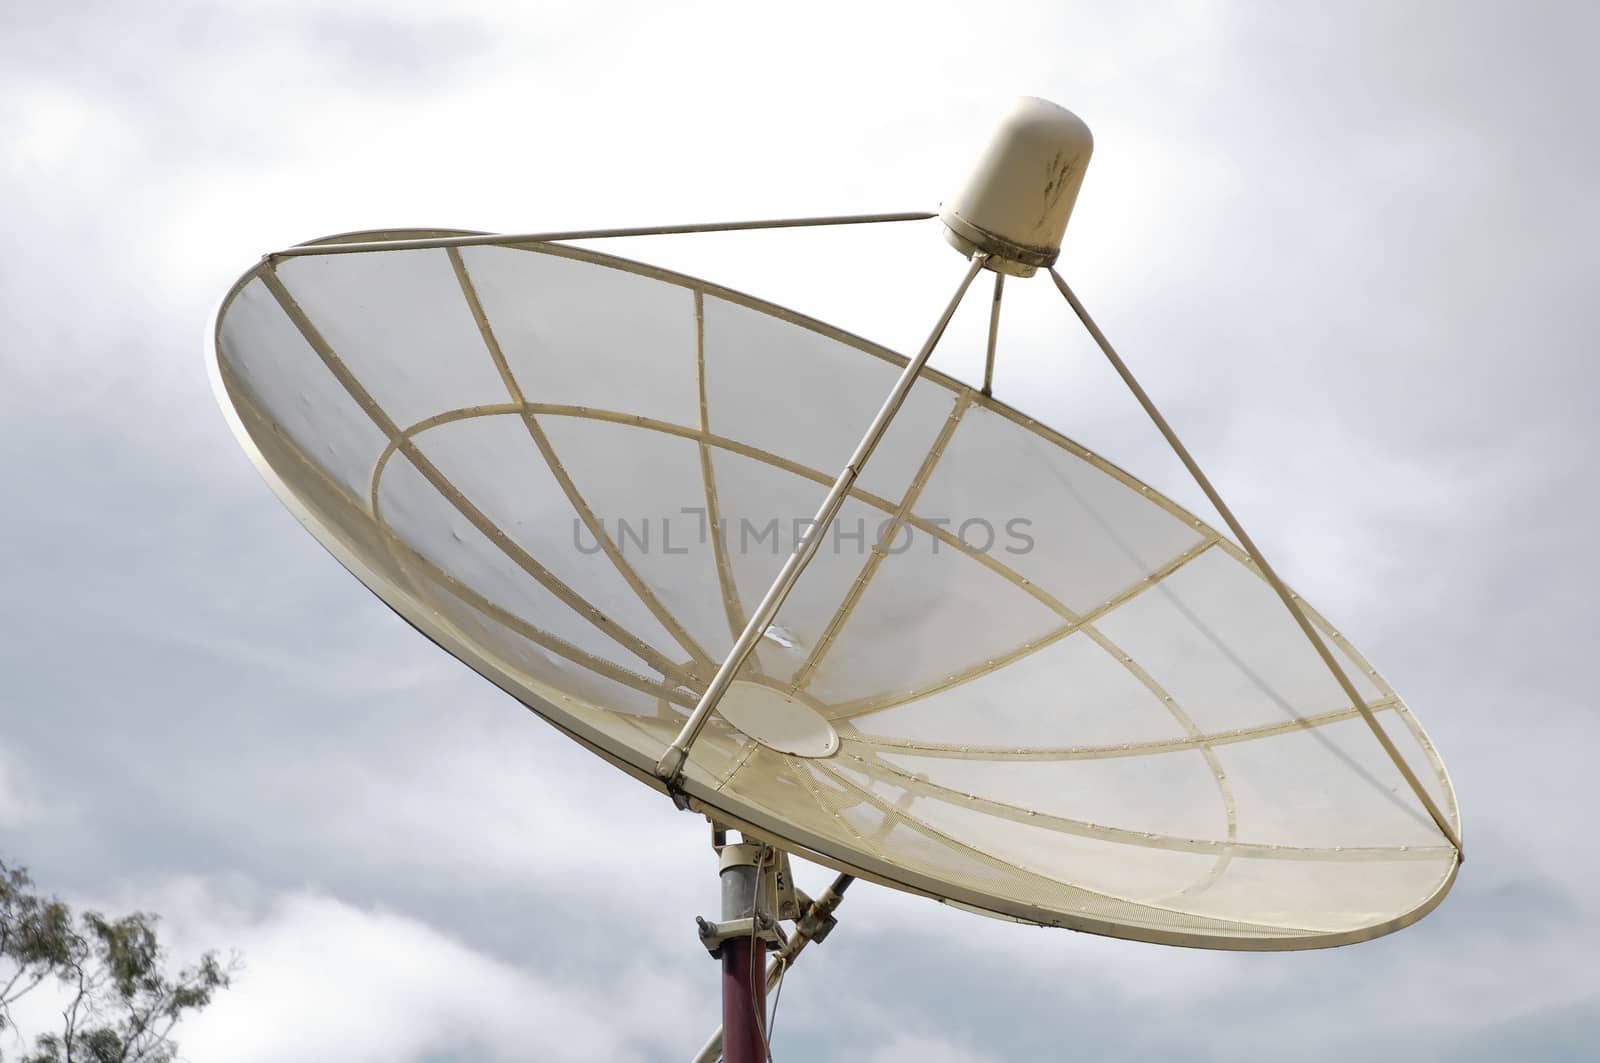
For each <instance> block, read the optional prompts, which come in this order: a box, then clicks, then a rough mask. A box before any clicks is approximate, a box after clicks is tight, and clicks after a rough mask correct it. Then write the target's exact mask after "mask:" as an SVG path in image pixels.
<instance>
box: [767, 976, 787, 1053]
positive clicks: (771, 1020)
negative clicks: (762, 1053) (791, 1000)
mask: <svg viewBox="0 0 1600 1063" xmlns="http://www.w3.org/2000/svg"><path fill="white" fill-rule="evenodd" d="M788 973H789V961H788V960H786V959H784V957H783V954H782V953H781V952H780V953H779V954H778V988H777V989H776V990H775V991H774V993H773V995H772V1014H771V1015H770V1016H769V1017H768V1018H767V1043H768V1044H769V1045H770V1044H771V1042H772V1031H773V1029H774V1028H775V1027H776V1026H777V1024H778V1003H779V1001H781V1000H783V976H784V975H786V974H788ZM767 1058H768V1060H770V1059H771V1058H772V1049H771V1048H770V1047H769V1048H768V1049H767Z"/></svg>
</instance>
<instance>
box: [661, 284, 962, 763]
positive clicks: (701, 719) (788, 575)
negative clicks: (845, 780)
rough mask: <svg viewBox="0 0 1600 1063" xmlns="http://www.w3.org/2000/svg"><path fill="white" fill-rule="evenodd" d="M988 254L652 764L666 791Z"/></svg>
mask: <svg viewBox="0 0 1600 1063" xmlns="http://www.w3.org/2000/svg"><path fill="white" fill-rule="evenodd" d="M986 258H987V256H983V255H979V256H977V257H976V258H974V259H973V260H972V265H971V266H970V267H969V268H968V269H967V273H966V276H965V277H963V278H962V279H961V284H960V286H959V287H958V288H957V289H956V293H955V295H954V296H952V297H951V299H950V302H949V305H947V306H946V307H945V308H944V313H943V314H941V315H940V316H939V321H938V323H937V324H935V325H934V327H933V331H932V332H931V333H929V334H928V339H927V341H926V342H925V343H923V345H922V349H921V350H920V351H918V352H917V356H916V357H915V358H913V359H911V361H909V362H907V363H906V367H905V369H903V370H902V371H901V373H900V379H898V380H896V381H895V384H894V388H893V390H891V391H890V392H889V397H888V398H887V399H885V400H884V403H883V407H882V408H881V409H879V410H878V415H877V416H876V417H874V418H873V419H872V424H870V425H869V426H868V427H867V433H866V435H864V436H862V437H861V442H860V444H859V445H857V447H856V452H855V453H854V454H853V455H851V457H850V461H849V462H848V463H847V464H846V465H845V467H844V470H843V471H842V472H840V473H839V477H838V479H836V480H835V481H834V483H833V488H832V489H831V490H829V492H828V495H827V497H826V498H824V499H823V500H822V506H821V508H819V509H818V510H817V515H816V517H815V518H814V519H813V520H812V522H811V530H810V531H809V532H808V533H807V534H806V536H805V537H804V538H802V539H801V540H800V542H799V543H797V544H796V546H795V550H794V552H792V553H791V554H790V555H789V558H788V560H787V561H785V562H784V564H783V568H782V569H780V570H779V571H778V578H777V579H775V580H773V581H772V586H771V587H770V588H768V590H767V594H766V597H764V598H762V599H761V604H760V605H758V606H756V609H755V612H753V613H752V614H751V615H750V621H749V623H747V624H745V626H744V631H743V632H741V633H740V635H739V639H738V641H737V642H735V643H734V644H733V649H731V650H729V651H728V656H727V658H726V659H725V660H724V661H723V662H722V667H720V668H718V669H717V674H716V675H715V676H713V677H712V679H711V683H710V684H709V685H708V686H707V687H706V691H705V693H704V694H702V695H701V696H700V701H699V702H698V703H697V704H696V705H695V707H694V711H693V712H692V713H690V714H689V719H688V720H687V721H686V722H685V723H684V725H683V729H682V730H681V731H679V732H678V737H677V738H675V739H673V740H672V744H671V745H670V746H668V747H667V749H666V752H664V753H662V754H661V759H660V760H659V761H658V762H657V763H656V772H655V773H656V777H657V778H659V779H660V780H661V781H663V782H665V783H666V784H667V789H668V790H669V791H673V792H676V791H677V787H678V780H679V778H680V777H681V776H682V774H683V766H684V763H685V762H686V761H687V760H688V759H689V747H690V746H692V745H694V740H695V739H696V738H698V737H699V736H700V732H701V731H702V730H703V729H704V728H705V725H706V720H707V719H709V718H710V716H711V710H713V709H715V708H716V707H717V702H718V701H720V700H722V695H723V693H724V692H726V691H727V689H728V684H729V683H731V682H732V681H733V677H734V676H735V675H737V674H738V671H739V669H740V668H741V667H742V666H743V665H744V662H745V659H746V658H748V657H749V656H750V652H751V651H752V650H754V649H755V647H756V643H757V642H759V641H760V639H761V636H762V635H764V634H765V633H766V630H767V628H768V627H769V626H770V625H771V624H772V620H773V618H774V617H775V616H777V614H778V610H779V609H780V608H782V607H783V602H784V599H785V598H787V597H788V596H789V592H790V591H791V590H793V589H794V585H795V582H796V581H797V580H799V578H800V573H801V572H803V571H805V567H806V565H807V564H809V563H810V561H811V559H812V558H813V557H814V556H816V552H817V547H818V545H819V544H820V543H821V542H822V540H823V537H824V536H825V535H826V534H827V531H828V529H829V528H830V527H831V526H832V524H833V518H834V517H835V516H836V515H837V514H838V512H839V507H840V506H842V505H843V504H844V500H845V497H846V496H847V495H848V494H849V493H850V488H851V487H853V486H854V485H855V482H856V477H858V476H860V475H861V469H862V466H864V465H866V463H867V459H868V458H870V457H871V456H872V452H873V450H874V449H876V447H877V446H878V441H879V440H881V439H882V438H883V434H884V432H886V431H888V428H889V423H890V422H891V421H893V420H894V416H895V414H897V413H899V412H900V407H901V405H902V404H903V403H904V402H905V400H906V395H907V393H909V392H910V390H911V385H912V384H914V383H916V380H917V374H918V373H920V372H921V371H922V367H923V366H925V365H927V364H928V358H929V357H930V356H931V355H932V354H933V349H934V348H935V347H937V346H938V345H939V339H940V337H942V336H943V335H944V330H945V328H946V327H947V326H948V325H949V324H950V319H951V317H953V316H954V315H955V312H956V307H958V306H960V305H961V298H962V296H964V295H966V294H967V288H968V287H970V286H971V284H972V279H973V278H974V277H976V276H977V275H978V270H980V269H982V268H983V265H984V262H985V261H986Z"/></svg>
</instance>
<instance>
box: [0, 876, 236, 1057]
mask: <svg viewBox="0 0 1600 1063" xmlns="http://www.w3.org/2000/svg"><path fill="white" fill-rule="evenodd" d="M156 921H157V920H156V917H155V916H154V915H151V914H149V913H147V912H134V913H133V914H132V915H126V916H123V917H122V918H120V919H107V918H106V917H105V916H103V915H101V914H100V913H99V912H84V913H83V914H82V915H80V916H78V917H77V918H74V917H73V914H72V911H71V909H70V908H68V907H67V906H66V905H65V904H63V903H61V901H59V900H57V899H56V898H54V897H48V898H47V897H42V896H40V895H39V894H37V893H35V892H34V888H33V880H32V879H30V878H29V877H28V873H27V872H26V871H24V870H23V869H21V868H11V867H8V866H7V865H6V864H5V862H4V861H0V1034H5V1035H14V1031H15V1025H14V1023H13V1021H12V1017H11V1005H12V1004H13V1003H15V1002H16V1001H17V1000H19V999H21V998H22V997H23V996H26V995H27V994H28V993H31V992H33V991H34V990H36V989H38V988H39V987H40V986H47V985H49V984H50V983H52V982H53V983H54V984H55V986H56V988H57V989H58V990H59V993H60V996H61V999H62V1001H63V1008H62V1012H61V1018H62V1029H61V1032H60V1033H47V1034H41V1035H39V1036H37V1037H36V1038H35V1039H34V1043H33V1047H32V1049H30V1050H28V1051H27V1052H26V1053H25V1054H24V1055H23V1057H22V1059H21V1060H20V1063H171V1061H172V1060H173V1059H175V1058H176V1056H177V1051H178V1046H177V1042H176V1041H174V1040H173V1039H172V1034H173V1030H174V1029H175V1028H176V1027H177V1025H178V1023H179V1021H181V1020H182V1019H183V1018H184V1016H186V1015H188V1014H190V1013H192V1012H196V1011H199V1010H200V1009H201V1008H204V1007H205V1006H206V1005H207V1004H209V1003H211V998H212V995H213V994H215V993H216V992H217V991H218V990H220V989H226V988H227V987H228V985H229V984H230V983H231V981H232V977H233V974H234V973H235V972H236V970H237V968H238V961H237V960H230V961H229V962H227V963H223V962H222V961H221V960H219V959H218V958H217V954H216V953H214V952H208V953H206V954H205V955H204V956H202V957H201V958H200V962H199V963H198V964H195V965H194V966H192V967H185V968H183V969H182V970H180V971H178V972H177V974H175V975H169V974H168V973H167V971H166V959H167V955H166V950H165V949H163V948H162V947H161V944H160V942H159V941H158V940H157V938H156V929H155V928H156Z"/></svg>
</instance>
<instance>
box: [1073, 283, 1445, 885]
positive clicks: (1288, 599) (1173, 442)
mask: <svg viewBox="0 0 1600 1063" xmlns="http://www.w3.org/2000/svg"><path fill="white" fill-rule="evenodd" d="M1050 279H1051V280H1053V281H1055V282H1056V287H1057V288H1058V289H1060V291H1061V294H1062V295H1063V296H1064V297H1065V298H1066V300H1067V302H1068V303H1069V304H1071V306H1072V312H1073V313H1075V314H1077V315H1078V320H1079V321H1081V322H1083V327H1084V328H1086V329H1088V330H1089V335H1090V336H1092V337H1093V338H1094V342H1095V343H1096V344H1097V345H1098V346H1099V348H1100V350H1101V352H1102V353H1104V354H1105V356H1106V359H1107V360H1108V361H1110V363H1111V367H1112V368H1113V369H1115V370H1116V371H1117V375H1118V376H1120V377H1121V378H1122V382H1123V383H1124V384H1126V385H1127V386H1128V390H1129V391H1131V392H1133V397H1134V398H1136V399H1138V400H1139V405H1140V406H1143V407H1144V412H1145V413H1147V414H1149V415H1150V420H1151V421H1153V422H1155V426H1156V428H1157V429H1159V430H1160V432H1161V435H1162V436H1163V437H1164V438H1165V439H1166V441H1167V445H1168V446H1170V447H1171V448H1172V450H1173V453H1175V454H1177V455H1178V459H1179V460H1180V461H1182V462H1183V466H1184V468H1186V469H1188V470H1189V475H1190V476H1192V477H1194V481H1195V483H1197V484H1199V485H1200V490H1202V491H1204V492H1205V495H1206V498H1207V499H1209V500H1210V502H1211V505H1212V506H1214V507H1215V508H1216V511H1217V512H1218V513H1220V514H1221V515H1222V519H1223V520H1224V521H1226V522H1227V524H1228V528H1229V530H1231V531H1232V532H1233V534H1234V537H1235V538H1237V539H1238V540H1239V545H1240V546H1242V547H1244V549H1245V552H1246V553H1248V554H1249V555H1250V557H1251V558H1252V559H1253V560H1254V561H1255V563H1256V566H1257V567H1258V568H1259V569H1260V570H1261V575H1262V576H1264V577H1265V578H1266V581H1267V583H1268V584H1269V585H1270V586H1271V587H1272V589H1273V590H1274V591H1276V592H1277V595H1278V597H1279V598H1281V599H1282V600H1283V604H1284V605H1285V606H1286V607H1287V608H1288V610H1289V614H1290V615H1291V616H1293V617H1294V619H1295V623H1297V624H1299V625H1300V630H1301V631H1303V632H1304V633H1305V636H1306V638H1307V639H1308V640H1309V641H1310V642H1311V645H1312V647H1313V648H1314V649H1315V650H1316V651H1317V656H1319V657H1321V658H1322V663H1323V664H1325V665H1327V666H1328V671H1330V672H1332V673H1333V678H1334V679H1335V680H1337V681H1338V683H1339V686H1340V687H1341V688H1342V689H1343V690H1344V692H1345V696H1347V697H1348V698H1349V699H1350V703H1351V704H1352V705H1354V706H1355V707H1356V708H1357V709H1358V710H1359V711H1360V713H1361V718H1362V719H1363V720H1365V721H1366V722H1367V726H1368V727H1369V728H1370V729H1371V730H1372V734H1373V736H1374V737H1376V738H1377V740H1378V744H1379V745H1381V746H1383V750H1384V752H1385V753H1387V754H1389V759H1390V760H1392V761H1394V766H1395V767H1396V768H1397V769H1398V770H1399V772H1400V774H1401V776H1402V777H1404V779H1405V781H1406V782H1407V783H1408V784H1410V786H1411V789H1412V791H1413V792H1415V793H1416V795H1417V800H1419V801H1421V802H1422V807H1423V808H1425V809H1427V811H1428V815H1430V816H1432V817H1433V822H1434V823H1435V824H1436V825H1437V826H1438V828H1439V831H1440V833H1442V834H1443V835H1444V836H1445V838H1446V839H1448V840H1449V842H1450V844H1451V845H1453V846H1455V848H1456V854H1457V859H1461V858H1462V857H1463V855H1464V854H1462V852H1461V836H1460V835H1459V834H1457V833H1456V830H1455V827H1453V826H1452V825H1451V823H1450V820H1449V819H1447V818H1446V817H1445V814H1444V812H1443V811H1441V810H1440V808H1439V806H1438V805H1437V804H1436V803H1435V802H1434V800H1433V798H1432V797H1431V796H1430V795H1429V794H1428V791H1427V790H1426V789H1424V788H1423V786H1422V780H1420V779H1418V778H1417V775H1416V773H1415V772H1414V771H1412V770H1411V765H1410V764H1407V763H1406V759H1405V757H1403V756H1401V755H1400V750H1398V749H1396V748H1395V744H1394V742H1393V740H1392V739H1390V737H1389V734H1388V732H1386V731H1385V730H1384V729H1383V725H1382V724H1380V723H1379V722H1378V718H1377V717H1376V716H1374V715H1373V714H1372V709H1371V707H1370V706H1369V705H1368V704H1367V702H1366V699H1365V698H1363V697H1362V696H1361V694H1360V692H1359V691H1357V690H1356V686H1355V683H1353V682H1351V680H1350V676H1349V674H1348V673H1346V672H1345V670H1344V666H1343V665H1341V664H1340V663H1339V661H1338V659H1337V658H1336V657H1334V655H1333V651H1332V650H1330V649H1329V648H1328V644H1327V642H1326V641H1325V640H1324V639H1323V638H1322V634H1321V633H1320V632H1319V631H1317V629H1316V627H1315V626H1314V625H1313V624H1312V623H1311V618H1310V617H1308V616H1307V615H1306V611H1305V610H1304V609H1302V608H1301V607H1300V602H1299V600H1298V599H1297V598H1296V597H1295V596H1294V594H1293V593H1291V592H1290V590H1289V588H1288V586H1287V585H1285V584H1284V582H1283V580H1281V579H1279V578H1278V574H1277V572H1275V571H1273V568H1272V566H1271V565H1269V564H1268V563H1267V559H1266V557H1265V556H1263V555H1262V553H1261V550H1260V549H1259V548H1258V547H1257V546H1256V544H1255V542H1254V541H1253V540H1252V539H1251V538H1250V535H1249V533H1247V532H1246V531H1245V530H1244V526H1243V525H1242V524H1240V523H1239V520H1238V518H1237V517H1235V516H1234V515H1233V510H1231V509H1229V508H1228V504H1227V503H1226V502H1224V501H1223V500H1222V496H1221V495H1220V494H1218V493H1217V489H1216V488H1215V487H1212V486H1211V481H1210V480H1209V479H1208V478H1207V477H1206V474H1205V473H1204V472H1202V471H1201V470H1200V465H1199V463H1198V462H1196V461H1195V460H1194V458H1193V457H1192V456H1191V455H1190V454H1189V451H1188V448H1186V447H1185V446H1184V445H1183V443H1182V441H1180V440H1179V439H1178V434H1177V433H1176V432H1174V431H1173V430H1172V426H1171V425H1169V424H1168V423H1167V419H1166V418H1165V417H1163V416H1161V411H1160V410H1158V409H1156V404H1155V403H1154V402H1153V401H1152V400H1151V398H1150V396H1149V395H1148V394H1147V393H1146V392H1145V390H1144V388H1142V387H1140V386H1139V381H1138V380H1136V379H1134V376H1133V372H1132V371H1131V370H1129V369H1128V366H1127V363H1125V362H1124V361H1123V360H1122V358H1121V357H1120V356H1119V355H1118V354H1117V352H1116V350H1115V348H1113V347H1112V346H1111V341H1110V340H1108V339H1106V334H1105V333H1104V332H1101V331H1100V327H1099V326H1098V325H1096V324H1095V323H1094V319H1093V318H1091V317H1090V316H1089V311H1088V310H1086V309H1084V305H1083V304H1082V303H1081V302H1079V301H1078V297H1077V296H1076V295H1075V294H1073V291H1072V289H1071V288H1070V287H1068V286H1067V282H1066V281H1065V280H1063V279H1062V277H1061V274H1059V273H1057V272H1056V271H1055V270H1054V269H1052V270H1050Z"/></svg>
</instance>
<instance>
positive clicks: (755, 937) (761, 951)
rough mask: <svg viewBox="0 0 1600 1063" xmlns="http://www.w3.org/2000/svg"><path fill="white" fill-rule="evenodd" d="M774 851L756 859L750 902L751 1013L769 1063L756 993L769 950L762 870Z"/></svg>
mask: <svg viewBox="0 0 1600 1063" xmlns="http://www.w3.org/2000/svg"><path fill="white" fill-rule="evenodd" d="M771 851H772V850H771V848H769V847H767V846H765V845H764V846H762V847H761V853H760V855H758V856H757V857H756V875H755V896H753V897H752V898H751V900H750V970H749V971H748V972H747V973H748V974H749V976H750V1011H751V1013H752V1014H753V1015H754V1016H755V1019H756V1035H757V1036H758V1037H760V1038H761V1050H762V1052H763V1053H765V1055H766V1059H767V1063H772V1040H771V1038H769V1037H768V1036H767V1017H766V1015H765V1014H763V1009H762V1007H761V1002H760V1001H759V1000H758V999H757V993H756V960H757V958H760V959H762V960H765V959H766V955H767V950H766V948H765V946H764V945H763V944H762V938H761V926H760V920H761V869H762V867H763V866H764V865H765V864H766V862H767V854H768V853H770V852H771ZM766 978H767V965H766V964H765V963H763V964H761V981H762V985H763V986H765V985H766Z"/></svg>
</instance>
